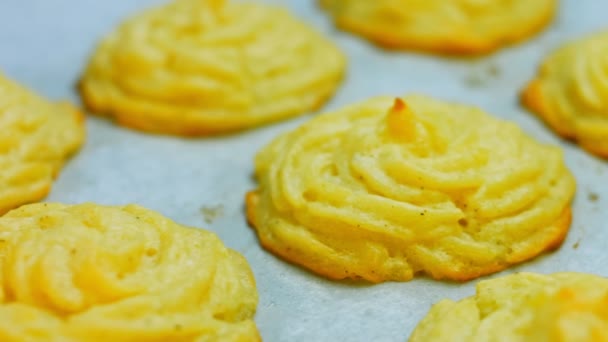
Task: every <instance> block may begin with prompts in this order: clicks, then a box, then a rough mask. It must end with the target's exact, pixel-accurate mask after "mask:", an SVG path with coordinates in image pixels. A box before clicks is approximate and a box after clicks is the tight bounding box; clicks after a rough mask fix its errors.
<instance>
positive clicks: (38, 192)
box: [0, 73, 84, 214]
mask: <svg viewBox="0 0 608 342" xmlns="http://www.w3.org/2000/svg"><path fill="white" fill-rule="evenodd" d="M83 140H84V124H83V116H82V114H81V113H80V112H79V111H78V109H76V108H75V107H73V106H72V105H71V104H69V103H67V102H61V103H51V102H49V101H48V100H46V99H43V98H42V97H40V96H38V95H36V94H34V93H33V92H32V91H30V90H29V89H26V88H24V87H22V86H20V85H18V84H17V83H15V82H14V81H12V80H10V79H8V78H6V77H5V76H4V75H3V74H2V73H0V170H1V171H0V214H4V213H5V212H7V211H8V210H10V209H13V208H16V207H18V206H20V205H22V204H25V203H30V202H35V201H38V200H41V199H43V198H44V197H45V196H46V195H47V194H48V192H49V191H50V189H51V185H52V183H53V179H54V178H55V177H56V176H57V174H58V173H59V171H60V169H61V167H62V165H63V163H64V161H65V160H66V159H67V158H68V157H69V156H70V155H71V154H73V153H74V152H75V151H76V150H77V149H78V148H79V147H80V145H81V144H82V142H83Z"/></svg>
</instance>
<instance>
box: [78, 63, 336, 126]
mask: <svg viewBox="0 0 608 342" xmlns="http://www.w3.org/2000/svg"><path fill="white" fill-rule="evenodd" d="M343 78H344V73H342V74H341V75H340V77H339V78H338V79H337V80H336V81H335V84H334V87H333V89H332V91H330V92H328V93H327V94H323V96H319V98H318V99H317V101H316V102H315V103H314V104H313V105H312V106H311V107H310V108H309V109H308V110H307V111H303V112H298V113H292V112H285V113H281V115H277V116H274V117H271V118H264V119H263V120H258V121H256V122H253V123H251V122H242V123H238V124H234V123H228V124H223V125H220V124H212V123H207V124H205V125H197V126H193V125H190V124H188V123H184V124H180V122H179V120H178V119H176V118H177V117H179V114H178V113H176V114H175V115H174V116H171V118H167V120H166V121H171V125H166V124H165V121H164V120H163V121H150V120H147V118H146V117H145V115H142V114H141V113H133V112H131V111H129V110H128V109H124V108H118V109H115V110H110V111H108V110H106V108H104V107H105V106H103V105H101V104H98V103H97V102H96V101H95V100H94V99H93V98H94V95H92V94H90V93H89V91H88V90H87V89H86V88H85V87H83V86H82V82H80V83H79V85H78V91H79V93H80V97H81V99H82V101H83V105H84V107H85V108H86V110H87V112H88V113H90V114H95V115H97V116H100V117H106V118H110V119H113V121H114V122H115V123H117V124H118V125H120V126H123V127H126V128H129V129H133V130H137V131H142V132H146V133H150V134H159V135H177V136H182V137H202V136H213V135H221V134H230V133H236V132H239V131H244V130H247V129H251V128H255V127H258V126H262V125H267V124H272V123H276V122H279V121H282V120H286V119H288V118H290V117H295V116H300V115H304V114H305V113H306V112H314V111H316V110H318V109H319V108H320V107H322V106H323V105H324V104H325V103H326V102H327V101H328V100H329V99H330V98H331V97H332V96H333V95H334V94H335V92H336V91H337V90H338V86H339V84H340V83H341V81H342V79H343Z"/></svg>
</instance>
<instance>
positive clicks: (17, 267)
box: [0, 204, 259, 342]
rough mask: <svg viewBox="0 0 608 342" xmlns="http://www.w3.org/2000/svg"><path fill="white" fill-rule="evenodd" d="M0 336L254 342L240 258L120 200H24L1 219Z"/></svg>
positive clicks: (199, 233)
mask: <svg viewBox="0 0 608 342" xmlns="http://www.w3.org/2000/svg"><path fill="white" fill-rule="evenodd" d="M0 270H1V272H0V340H2V341H7V342H10V341H256V340H259V336H258V333H257V329H256V327H255V324H254V323H253V320H252V317H253V315H254V312H255V308H256V305H257V293H256V290H255V283H254V280H253V276H252V274H251V271H250V269H249V267H248V265H247V263H246V261H245V259H244V258H243V257H242V256H240V255H239V254H238V253H236V252H234V251H232V250H229V249H227V248H226V247H224V245H223V244H222V243H221V241H220V240H219V239H218V238H217V237H216V236H215V235H214V234H212V233H210V232H207V231H204V230H200V229H190V228H186V227H183V226H179V225H177V224H176V223H174V222H172V221H170V220H168V219H166V218H164V217H162V216H161V215H159V214H156V213H154V212H152V211H149V210H146V209H144V208H141V207H138V206H135V205H128V206H124V207H106V206H98V205H94V204H81V205H74V206H68V205H63V204H32V205H26V206H23V207H21V208H19V209H15V210H13V211H10V212H9V213H7V214H6V215H5V216H3V217H2V218H0Z"/></svg>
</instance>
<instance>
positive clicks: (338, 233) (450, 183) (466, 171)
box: [247, 96, 575, 282]
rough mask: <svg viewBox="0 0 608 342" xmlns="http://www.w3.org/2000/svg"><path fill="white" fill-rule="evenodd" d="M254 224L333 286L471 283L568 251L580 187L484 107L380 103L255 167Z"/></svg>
mask: <svg viewBox="0 0 608 342" xmlns="http://www.w3.org/2000/svg"><path fill="white" fill-rule="evenodd" d="M255 164H256V165H255V167H256V176H257V178H258V181H259V189H258V190H256V191H253V192H250V193H249V194H248V195H247V210H248V218H249V220H250V222H251V224H252V225H253V226H254V227H255V229H256V230H257V233H258V235H259V238H260V241H261V243H262V244H263V245H264V246H265V247H266V248H268V249H270V250H271V251H274V252H275V253H277V254H279V255H281V256H283V257H285V258H286V259H288V260H291V261H293V262H295V263H298V264H301V265H303V266H305V267H307V268H309V269H311V270H313V271H315V272H317V273H320V274H322V275H325V276H327V277H330V278H336V279H341V278H363V279H366V280H369V281H372V282H380V281H385V280H401V281H403V280H409V279H411V278H412V277H413V276H414V275H415V274H416V273H427V274H429V275H431V276H432V277H434V278H438V279H440V278H447V279H456V280H467V279H472V278H475V277H478V276H481V275H484V274H488V273H492V272H496V271H498V270H501V269H504V268H505V267H508V266H509V265H511V264H514V263H518V262H522V261H524V260H527V259H530V258H532V257H534V256H536V255H537V254H539V253H541V252H543V251H545V250H547V249H551V248H554V247H557V246H559V245H560V243H561V241H562V240H563V238H564V236H565V234H566V233H567V230H568V227H569V224H570V207H569V206H570V201H571V199H572V197H573V193H574V189H575V182H574V179H573V177H572V175H571V174H570V172H569V171H568V170H567V168H566V167H565V165H564V162H563V157H562V152H561V150H559V149H558V148H557V147H552V146H545V145H541V144H539V143H537V142H536V141H534V140H533V139H531V138H530V137H528V136H526V135H525V134H524V133H523V132H522V131H521V130H520V129H519V128H518V127H517V126H515V125H513V124H510V123H507V122H504V121H501V120H497V119H494V118H492V117H490V116H488V115H487V114H485V113H484V112H482V111H481V110H479V109H476V108H473V107H469V106H464V105H458V104H452V103H446V102H440V101H435V100H432V99H430V98H427V97H424V96H408V97H406V98H405V99H404V100H402V99H399V98H398V99H394V98H389V97H378V98H373V99H370V100H368V101H365V102H362V103H358V104H355V105H352V106H350V107H346V108H344V109H341V110H339V111H337V112H335V113H328V114H326V115H322V116H320V117H317V118H314V119H312V120H311V121H310V122H308V123H306V124H304V125H302V126H301V127H300V128H298V129H296V130H295V131H293V132H289V133H285V134H283V135H281V136H279V137H278V138H276V139H275V140H274V141H273V142H272V143H271V144H269V145H268V146H266V147H265V148H264V149H262V151H260V152H259V154H258V155H257V157H256V162H255Z"/></svg>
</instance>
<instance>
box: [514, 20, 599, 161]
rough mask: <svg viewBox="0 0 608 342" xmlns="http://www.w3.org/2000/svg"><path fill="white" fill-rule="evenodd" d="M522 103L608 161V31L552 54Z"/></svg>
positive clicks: (524, 95) (588, 37)
mask: <svg viewBox="0 0 608 342" xmlns="http://www.w3.org/2000/svg"><path fill="white" fill-rule="evenodd" d="M522 99H523V102H524V104H525V105H526V106H527V107H528V108H530V109H531V110H532V111H533V112H534V113H535V114H536V115H538V116H539V117H540V118H542V119H543V120H544V121H545V122H546V123H547V124H548V125H549V126H550V127H551V128H553V130H555V132H557V133H558V134H560V135H561V136H563V137H566V138H569V139H573V140H575V141H577V142H578V143H579V144H580V146H581V147H583V148H584V149H586V150H587V151H589V152H591V153H593V154H596V155H598V156H601V157H604V158H608V31H603V32H599V33H595V34H592V35H589V36H587V37H584V38H581V39H579V40H576V41H573V42H569V43H566V44H564V46H562V47H560V48H559V49H557V50H556V51H554V52H553V53H551V54H550V55H549V56H548V57H547V58H546V59H545V61H544V62H543V64H542V66H541V67H540V70H539V72H538V75H537V76H536V78H535V79H534V80H532V81H531V82H530V83H529V84H528V86H527V88H526V89H525V90H524V93H523V95H522Z"/></svg>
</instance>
